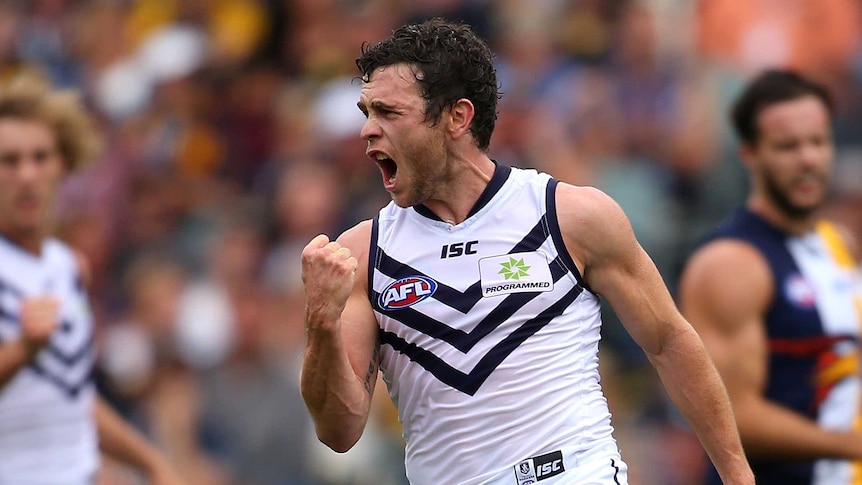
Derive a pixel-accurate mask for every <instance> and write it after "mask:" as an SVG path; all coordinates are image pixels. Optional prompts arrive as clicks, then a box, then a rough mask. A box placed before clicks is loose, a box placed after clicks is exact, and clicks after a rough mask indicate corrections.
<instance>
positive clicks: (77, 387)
mask: <svg viewBox="0 0 862 485" xmlns="http://www.w3.org/2000/svg"><path fill="white" fill-rule="evenodd" d="M29 367H30V369H32V370H33V372H35V373H36V374H38V375H39V376H41V377H43V378H44V379H47V380H48V381H49V382H51V383H52V384H54V385H56V386H57V387H59V388H60V389H61V390H62V391H63V392H65V393H66V395H67V396H68V397H69V398H70V399H74V398H76V397H77V396H78V394H80V393H81V391H82V390H83V389H84V388H86V387H87V386H88V385H90V383H91V382H92V380H93V373H92V371H91V372H88V373H87V375H85V376H84V377H82V378H81V379H80V380H79V381H78V382H72V383H69V382H66V381H65V380H63V378H61V377H60V376H57V375H55V374H52V373H51V372H48V370H47V369H45V368H44V367H42V366H41V365H39V363H38V362H36V361H33V362H31V363H30V365H29Z"/></svg>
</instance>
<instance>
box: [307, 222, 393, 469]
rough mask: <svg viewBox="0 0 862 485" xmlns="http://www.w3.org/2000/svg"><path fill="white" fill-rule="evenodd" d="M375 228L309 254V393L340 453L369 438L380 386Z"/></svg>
mask: <svg viewBox="0 0 862 485" xmlns="http://www.w3.org/2000/svg"><path fill="white" fill-rule="evenodd" d="M370 240H371V223H370V221H365V222H363V223H360V224H359V225H357V226H355V227H354V228H352V229H350V230H348V231H347V232H345V233H344V234H342V235H341V237H339V238H338V240H337V242H330V241H329V239H328V238H327V237H326V236H324V235H321V236H317V237H316V238H314V239H313V240H312V241H311V242H310V243H309V244H308V246H306V247H305V249H304V250H303V252H302V279H303V283H304V284H305V294H306V298H305V327H306V347H305V357H304V360H303V366H302V377H301V381H300V384H301V389H302V396H303V398H304V399H305V404H306V407H307V408H308V410H309V412H310V413H311V417H312V419H313V420H314V423H315V428H316V430H317V436H318V438H319V439H320V440H321V441H322V442H323V443H325V444H326V445H328V446H329V447H330V448H332V449H333V450H335V451H338V452H344V451H347V450H349V449H350V448H351V447H353V445H354V444H356V442H357V441H358V440H359V438H360V436H362V431H363V430H364V429H365V423H366V422H367V421H368V415H369V412H370V410H371V396H372V394H373V392H374V386H375V384H376V382H377V372H378V360H379V357H378V351H379V347H378V345H379V344H378V341H377V338H378V337H377V322H376V319H375V318H374V313H373V311H372V309H371V303H370V302H369V301H368V293H367V288H366V287H367V273H368V247H369V244H370Z"/></svg>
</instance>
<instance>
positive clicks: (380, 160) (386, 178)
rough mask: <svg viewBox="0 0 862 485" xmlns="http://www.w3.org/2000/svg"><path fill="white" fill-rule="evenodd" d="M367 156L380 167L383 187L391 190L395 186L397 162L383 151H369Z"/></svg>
mask: <svg viewBox="0 0 862 485" xmlns="http://www.w3.org/2000/svg"><path fill="white" fill-rule="evenodd" d="M369 156H370V157H371V158H372V159H373V160H374V161H375V162H377V166H378V167H380V173H381V174H383V187H384V188H385V189H386V190H390V191H391V190H392V189H393V188H394V187H395V177H396V174H397V173H398V164H397V163H395V161H394V160H392V159H391V158H389V157H388V156H386V154H385V153H383V152H373V153H369Z"/></svg>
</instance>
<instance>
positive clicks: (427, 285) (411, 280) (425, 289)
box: [377, 276, 437, 310]
mask: <svg viewBox="0 0 862 485" xmlns="http://www.w3.org/2000/svg"><path fill="white" fill-rule="evenodd" d="M436 290H437V282H436V281H434V280H432V279H431V278H428V277H425V276H408V277H406V278H401V279H400V280H397V281H393V282H392V283H390V284H389V286H387V287H386V289H385V290H383V291H381V292H380V296H379V297H378V299H377V304H378V305H379V306H380V308H383V309H384V310H400V309H402V308H407V307H409V306H413V305H415V304H417V303H419V302H420V301H422V300H425V299H427V298H430V297H431V295H433V294H434V292H435V291H436Z"/></svg>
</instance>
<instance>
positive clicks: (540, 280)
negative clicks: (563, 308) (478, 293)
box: [479, 251, 554, 297]
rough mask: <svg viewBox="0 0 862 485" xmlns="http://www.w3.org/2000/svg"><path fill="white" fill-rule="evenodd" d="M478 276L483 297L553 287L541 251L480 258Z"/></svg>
mask: <svg viewBox="0 0 862 485" xmlns="http://www.w3.org/2000/svg"><path fill="white" fill-rule="evenodd" d="M479 277H480V278H481V281H482V296H486V297H487V296H498V295H508V294H509V293H526V292H536V291H551V290H552V289H554V280H553V278H551V268H550V266H549V264H548V257H547V256H546V255H545V253H543V252H541V251H532V252H525V253H512V254H504V255H500V256H492V257H490V258H482V259H480V260H479Z"/></svg>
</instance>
